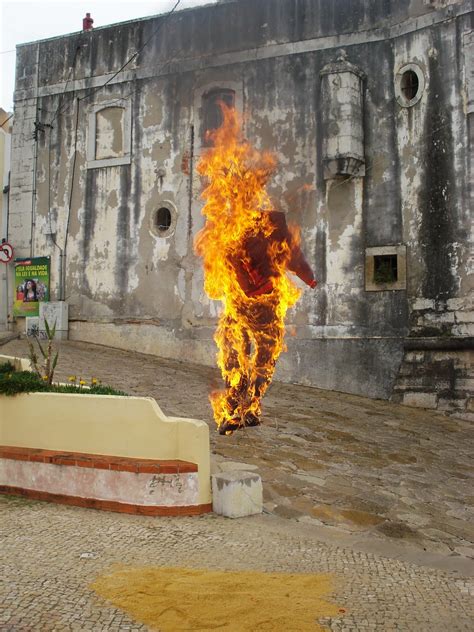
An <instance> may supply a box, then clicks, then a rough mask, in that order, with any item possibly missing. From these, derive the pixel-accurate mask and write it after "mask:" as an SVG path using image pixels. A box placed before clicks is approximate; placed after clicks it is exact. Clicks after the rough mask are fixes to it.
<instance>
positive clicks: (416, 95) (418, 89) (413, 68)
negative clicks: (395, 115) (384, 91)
mask: <svg viewBox="0 0 474 632" xmlns="http://www.w3.org/2000/svg"><path fill="white" fill-rule="evenodd" d="M424 88H425V76H424V74H423V71H422V70H421V68H420V67H419V66H418V65H417V64H406V65H405V66H403V67H402V68H400V70H399V71H398V73H397V76H396V82H395V93H396V96H397V101H398V103H399V104H400V105H401V106H403V107H406V108H407V107H411V106H412V105H415V104H416V103H418V101H419V100H420V99H421V97H422V94H423V90H424Z"/></svg>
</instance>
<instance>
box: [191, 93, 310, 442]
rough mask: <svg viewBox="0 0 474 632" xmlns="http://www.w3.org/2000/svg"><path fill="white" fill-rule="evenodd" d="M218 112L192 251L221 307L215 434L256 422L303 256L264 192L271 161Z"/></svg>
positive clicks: (232, 116)
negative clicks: (222, 385) (292, 275)
mask: <svg viewBox="0 0 474 632" xmlns="http://www.w3.org/2000/svg"><path fill="white" fill-rule="evenodd" d="M220 107H221V110H222V114H223V119H224V120H223V124H222V126H221V127H220V128H219V129H217V130H215V131H213V132H212V133H211V139H212V141H213V146H212V147H211V148H210V149H208V150H206V151H205V152H204V154H203V155H202V157H201V159H200V161H199V164H198V171H199V173H200V174H201V176H204V177H205V178H206V179H207V183H208V184H207V187H206V188H205V190H204V192H203V194H202V197H203V198H204V200H205V201H206V203H205V206H204V208H203V210H202V213H203V215H204V216H205V217H206V223H205V226H204V228H203V229H202V230H201V231H200V232H199V233H198V235H197V236H196V240H195V250H196V252H197V253H198V254H199V255H200V256H201V257H202V258H203V260H204V274H205V280H204V288H205V291H206V293H207V295H208V296H209V298H211V299H214V300H220V301H222V305H223V310H222V314H221V316H220V318H219V323H218V326H217V330H216V333H215V336H214V339H215V341H216V343H217V347H218V353H217V363H218V366H219V368H220V370H221V372H222V376H223V378H224V381H225V389H223V390H221V391H217V392H213V393H212V394H211V396H210V401H211V404H212V408H213V412H214V418H215V420H216V423H217V425H218V426H219V428H220V431H221V432H228V433H231V432H232V431H233V430H234V429H236V428H238V427H242V426H245V425H256V424H257V423H259V417H260V414H261V399H262V397H263V394H264V393H265V391H266V389H267V387H268V385H269V384H270V381H271V379H272V376H273V373H274V370H275V363H276V360H277V358H278V356H279V355H280V353H281V352H282V350H284V349H285V345H284V333H285V325H284V319H285V315H286V312H287V310H288V308H289V307H291V306H292V305H294V304H295V303H296V301H297V300H298V297H299V296H300V290H299V289H298V287H297V286H296V285H295V283H294V282H293V281H291V280H290V278H289V277H288V276H287V275H286V270H287V269H288V268H289V269H292V270H295V268H297V267H298V265H295V263H294V260H295V259H296V260H298V258H300V259H301V258H302V255H301V251H300V250H299V231H298V230H297V229H296V228H294V227H292V228H288V227H287V225H286V222H285V219H284V215H283V214H282V213H278V212H275V209H274V206H273V204H272V202H271V200H270V198H269V196H268V194H267V192H266V190H265V185H266V183H267V181H268V179H269V177H270V175H271V174H272V173H273V171H274V169H275V166H276V161H275V158H274V156H273V155H272V154H271V153H269V152H260V151H258V150H257V149H255V148H254V147H252V146H251V145H250V143H249V142H248V141H247V140H245V139H244V138H243V135H242V121H241V117H240V116H239V115H238V114H237V112H236V111H235V110H234V109H233V108H229V107H227V106H226V105H225V104H223V103H221V105H220ZM292 261H293V264H292ZM303 262H304V258H303ZM300 263H301V262H300ZM303 265H306V268H307V270H305V273H306V277H310V278H305V280H306V282H308V283H310V284H312V285H313V286H314V285H315V281H314V280H312V273H311V271H310V269H309V267H308V266H307V264H306V262H304V264H303ZM308 270H309V272H308ZM298 274H300V273H299V272H298ZM300 276H302V275H301V274H300ZM303 276H304V274H303ZM303 276H302V278H303Z"/></svg>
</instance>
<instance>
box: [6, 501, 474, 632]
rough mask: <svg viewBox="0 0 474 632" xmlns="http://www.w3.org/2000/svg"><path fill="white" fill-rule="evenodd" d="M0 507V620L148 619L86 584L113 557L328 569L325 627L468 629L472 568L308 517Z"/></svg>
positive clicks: (49, 631)
mask: <svg viewBox="0 0 474 632" xmlns="http://www.w3.org/2000/svg"><path fill="white" fill-rule="evenodd" d="M0 508H1V510H2V515H3V516H4V519H3V525H2V536H3V537H2V545H1V547H2V553H3V556H4V558H5V560H6V564H5V568H4V569H3V570H2V574H1V578H2V580H3V582H4V585H3V587H2V598H1V601H0V604H1V605H0V630H2V631H3V632H6V631H7V630H8V631H9V632H53V631H55V632H63V631H71V632H72V631H74V632H82V631H83V630H92V631H93V632H99V631H107V632H113V631H122V630H135V631H139V630H140V631H143V630H147V629H148V628H147V627H146V626H145V625H141V624H140V623H139V622H137V621H133V620H132V619H130V618H129V617H128V616H127V614H126V613H125V612H123V611H121V610H118V609H116V608H115V607H113V606H112V605H110V604H109V603H107V602H106V601H104V600H103V599H101V598H99V597H98V596H96V595H95V593H93V591H92V590H91V589H90V587H89V586H90V584H91V582H93V581H94V580H95V578H96V577H97V576H99V575H101V574H102V573H107V572H110V571H111V570H113V569H114V568H117V565H121V567H122V568H123V567H124V566H125V567H126V568H137V567H144V566H145V567H147V566H148V567H150V566H152V567H160V566H171V567H183V566H185V567H188V568H189V567H191V568H208V569H225V570H243V569H246V570H249V569H250V570H261V571H273V572H278V571H282V572H303V573H329V575H330V576H331V578H332V580H333V593H332V594H331V595H330V596H329V600H330V601H331V602H333V603H335V604H336V605H337V606H338V608H341V609H343V610H344V611H345V612H341V614H340V616H338V617H333V618H325V619H322V620H319V623H320V624H323V626H324V628H325V629H329V630H337V631H340V632H343V631H349V630H350V631H355V630H361V631H362V630H366V631H368V630H384V631H389V630H403V631H405V632H406V631H413V632H456V631H458V630H472V621H473V618H474V608H473V599H472V593H473V591H474V583H473V582H472V580H471V581H470V580H468V579H465V578H464V579H463V578H457V577H454V576H453V574H452V573H446V572H444V571H440V570H435V569H428V568H426V567H421V566H416V565H413V564H410V563H407V562H401V561H397V560H390V559H387V558H384V557H381V556H376V555H373V554H371V553H365V552H361V551H354V550H351V549H346V548H342V547H339V546H335V545H332V544H327V543H324V542H321V541H319V540H318V539H317V538H315V537H314V533H313V530H312V528H311V526H310V525H298V524H294V523H290V522H289V521H288V520H283V519H281V518H278V517H275V516H269V515H263V516H257V517H253V518H246V519H242V520H229V519H225V518H222V517H217V516H214V515H207V516H202V517H198V518H179V519H177V518H173V519H172V518H149V517H143V516H128V515H123V514H112V513H106V512H99V511H94V510H90V509H79V508H75V507H65V506H60V505H54V504H49V503H40V502H34V501H28V500H25V499H21V498H13V497H3V498H1V499H0ZM5 518H6V519H5ZM290 526H291V528H289V527H290ZM223 598H225V596H223ZM315 627H316V626H315ZM221 629H222V628H221ZM224 629H225V628H224ZM233 629H237V628H233ZM266 629H267V628H266ZM162 632H181V630H163V631H162ZM242 632H254V631H251V630H242ZM275 632H289V631H288V630H278V629H275ZM295 632H297V631H295Z"/></svg>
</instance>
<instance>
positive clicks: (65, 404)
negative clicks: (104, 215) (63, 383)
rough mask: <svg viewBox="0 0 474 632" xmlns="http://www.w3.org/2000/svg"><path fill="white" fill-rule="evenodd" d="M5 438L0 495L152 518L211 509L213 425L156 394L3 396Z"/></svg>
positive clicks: (0, 428) (1, 433)
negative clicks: (165, 404) (179, 411)
mask: <svg viewBox="0 0 474 632" xmlns="http://www.w3.org/2000/svg"><path fill="white" fill-rule="evenodd" d="M7 360H9V361H11V362H12V364H15V366H19V364H20V365H22V368H23V367H24V362H25V361H23V362H22V363H19V362H18V360H16V363H15V361H14V360H15V359H13V358H5V356H3V357H0V362H1V361H7ZM0 437H1V444H2V446H1V447H0V493H9V494H20V495H23V496H28V497H30V498H36V499H39V500H49V501H54V502H60V503H66V504H70V505H78V506H82V507H93V508H97V509H105V510H109V511H121V512H126V513H138V514H146V515H193V514H199V513H204V512H207V511H211V493H210V459H209V429H208V426H207V424H205V423H204V422H202V421H198V420H195V419H184V418H176V417H167V416H166V415H164V413H163V412H162V410H161V409H160V407H159V406H158V404H157V403H156V402H155V400H154V399H152V398H145V397H119V396H114V395H89V394H87V393H82V394H62V393H28V394H20V395H16V396H14V397H7V396H5V395H0Z"/></svg>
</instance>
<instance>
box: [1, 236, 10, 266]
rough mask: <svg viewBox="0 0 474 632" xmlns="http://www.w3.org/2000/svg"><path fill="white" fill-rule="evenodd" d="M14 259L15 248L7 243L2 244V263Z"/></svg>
mask: <svg viewBox="0 0 474 632" xmlns="http://www.w3.org/2000/svg"><path fill="white" fill-rule="evenodd" d="M12 259H13V247H12V246H11V245H10V244H9V243H7V242H6V241H4V242H3V244H0V262H1V263H8V262H9V261H11V260H12Z"/></svg>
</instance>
